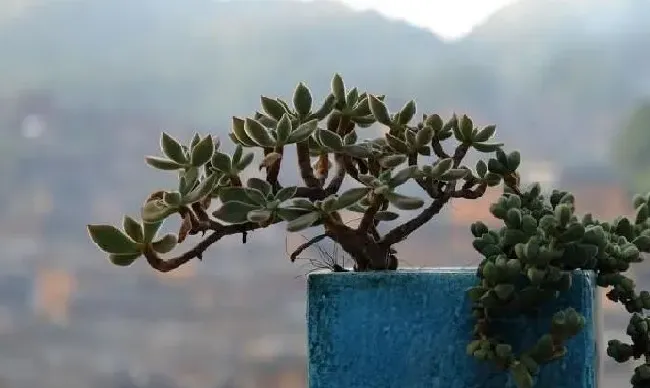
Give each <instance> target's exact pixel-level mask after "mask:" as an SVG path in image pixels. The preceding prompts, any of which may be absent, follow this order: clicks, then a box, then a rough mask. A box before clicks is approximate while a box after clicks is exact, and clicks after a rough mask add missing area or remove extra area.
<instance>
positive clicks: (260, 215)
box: [246, 209, 273, 224]
mask: <svg viewBox="0 0 650 388" xmlns="http://www.w3.org/2000/svg"><path fill="white" fill-rule="evenodd" d="M272 215H273V213H272V212H271V211H270V210H267V209H255V210H251V211H249V212H248V214H247V215H246V218H247V219H248V221H250V222H253V223H255V224H261V223H263V222H266V221H268V220H269V219H271V216H272Z"/></svg>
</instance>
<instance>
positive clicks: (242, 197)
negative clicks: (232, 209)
mask: <svg viewBox="0 0 650 388" xmlns="http://www.w3.org/2000/svg"><path fill="white" fill-rule="evenodd" d="M249 190H254V189H251V188H248V187H236V186H229V187H222V188H220V189H219V199H220V200H221V202H222V203H226V202H232V201H242V202H246V203H248V204H249V205H251V206H255V207H258V206H257V204H256V203H255V202H254V201H253V200H251V199H250V196H249V195H248V194H247V191H249ZM256 191H259V190H256Z"/></svg>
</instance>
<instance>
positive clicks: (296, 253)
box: [289, 233, 328, 263]
mask: <svg viewBox="0 0 650 388" xmlns="http://www.w3.org/2000/svg"><path fill="white" fill-rule="evenodd" d="M325 237H328V234H327V233H323V234H319V235H318V236H315V237H312V238H311V239H310V240H309V241H307V242H306V243H303V244H300V245H299V246H298V248H296V250H295V251H293V253H291V255H290V256H289V259H290V260H291V262H292V263H293V262H295V261H296V259H297V258H298V256H299V255H300V254H301V253H303V252H304V251H305V250H306V249H307V248H309V247H310V246H312V245H314V244H318V243H319V242H321V241H322V240H324V239H325Z"/></svg>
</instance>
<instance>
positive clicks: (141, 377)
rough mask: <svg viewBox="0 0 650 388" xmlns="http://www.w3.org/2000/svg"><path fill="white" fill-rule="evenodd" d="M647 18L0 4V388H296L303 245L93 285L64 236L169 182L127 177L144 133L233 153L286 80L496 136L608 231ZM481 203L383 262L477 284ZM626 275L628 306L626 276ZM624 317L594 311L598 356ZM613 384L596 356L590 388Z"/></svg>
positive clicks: (445, 7)
mask: <svg viewBox="0 0 650 388" xmlns="http://www.w3.org/2000/svg"><path fill="white" fill-rule="evenodd" d="M648 15H650V1H647V0H616V1H614V0H588V1H587V0H563V1H561V0H519V1H503V0H501V1H498V0H492V1H491V0H477V1H470V0H466V1H460V0H453V1H452V0H448V1H433V0H399V1H398V0H366V1H362V0H356V1H355V0H349V1H340V2H335V1H319V0H314V1H307V2H297V1H295V2H294V1H281V0H257V1H244V0H231V1H211V0H0V203H1V204H2V205H1V206H0V247H2V248H1V249H2V270H1V271H0V387H1V388H7V387H11V388H35V387H48V388H59V387H61V388H64V387H65V388H87V387H93V388H109V387H110V388H127V387H128V388H136V387H137V388H145V387H147V388H151V387H156V388H176V387H187V388H194V387H196V388H226V387H230V388H251V387H264V388H275V387H282V388H303V387H305V373H306V372H305V365H306V363H305V328H304V319H305V318H304V312H305V303H304V302H305V297H304V296H305V277H304V275H305V274H306V273H307V272H308V271H309V270H310V268H309V267H308V266H302V265H295V264H294V265H292V264H291V263H289V262H288V259H287V253H286V251H287V249H290V248H291V247H292V246H293V247H295V245H296V244H298V243H300V242H301V241H300V240H301V238H302V237H300V236H295V235H292V236H290V239H289V241H285V240H287V235H286V233H285V232H284V229H283V228H282V226H280V227H273V228H270V229H267V230H264V231H262V232H255V233H251V234H250V235H249V242H248V243H247V244H246V245H242V244H241V238H240V237H238V236H233V237H232V238H230V239H224V240H223V241H221V242H220V243H218V244H217V245H215V246H214V247H212V248H211V249H210V250H209V251H208V252H207V253H206V255H205V260H204V261H203V262H198V261H195V262H191V263H189V264H188V265H186V266H184V267H182V268H181V269H179V270H177V271H175V272H172V273H169V274H164V275H163V274H158V273H156V272H155V271H153V270H152V269H151V268H148V267H147V266H146V263H144V262H138V263H136V264H135V265H134V266H133V267H131V268H128V269H125V268H117V267H114V266H113V265H111V264H110V263H109V262H108V260H107V259H106V257H105V256H104V255H103V254H101V253H100V252H99V251H98V250H97V249H96V248H95V247H94V246H93V245H92V244H91V243H90V240H89V238H88V237H87V234H86V230H85V225H86V224H88V223H112V224H119V223H120V222H121V216H122V214H124V213H128V214H131V215H137V214H138V211H139V206H140V205H141V203H142V201H143V200H144V199H145V198H146V196H147V195H148V194H149V193H150V192H152V191H154V190H155V189H159V188H166V187H167V186H166V185H168V186H169V185H171V184H173V183H174V182H175V178H174V176H173V174H165V173H162V172H156V171H155V170H152V169H151V168H149V167H147V166H146V165H145V164H144V162H143V157H144V155H147V154H158V152H159V150H158V141H159V135H160V132H161V131H163V130H164V131H167V132H168V133H170V134H172V135H173V136H175V137H177V138H179V139H181V140H183V141H184V142H188V141H189V139H190V138H191V135H192V134H193V132H194V131H199V132H201V133H202V134H205V133H212V134H215V135H217V136H219V137H220V138H221V139H222V140H223V142H224V143H225V144H226V145H225V146H224V148H225V149H232V147H231V146H230V145H229V141H228V139H227V133H228V132H229V131H230V128H229V125H230V118H231V116H232V115H240V116H250V115H252V114H253V113H254V111H255V110H256V109H259V97H260V94H264V95H267V96H271V97H277V96H279V97H290V96H291V94H292V91H293V88H294V87H295V86H296V85H297V84H298V82H300V81H304V82H306V83H307V84H308V86H309V87H310V88H311V90H312V92H313V94H314V95H315V100H316V101H317V102H320V101H322V99H323V98H324V97H325V95H326V93H327V92H328V88H329V83H330V80H331V77H332V75H333V74H334V73H335V72H339V73H340V74H341V75H342V76H343V78H344V80H345V81H346V85H347V86H348V87H351V86H358V87H360V88H361V89H362V90H367V91H369V92H371V93H381V94H384V93H385V94H387V96H388V97H387V102H388V104H389V107H390V108H391V109H393V110H395V109H398V108H400V107H401V106H402V105H403V104H404V103H405V102H406V101H407V100H409V99H411V98H416V101H417V103H418V107H419V108H420V113H423V112H426V113H439V114H441V115H442V116H443V117H444V118H449V117H450V115H451V114H452V113H453V112H458V113H468V114H469V115H470V116H471V117H472V118H473V119H474V121H475V122H476V123H477V124H478V125H480V126H484V125H488V124H497V126H498V130H497V133H498V139H499V140H500V141H503V142H505V143H506V144H507V147H508V148H507V150H511V149H515V148H516V149H519V150H521V152H522V155H523V158H522V159H523V162H522V167H521V173H522V179H523V180H525V181H539V182H541V183H542V184H543V185H545V187H548V188H552V187H557V188H562V189H565V190H570V191H573V193H574V194H575V196H576V198H577V206H578V210H579V211H580V212H592V213H594V214H595V215H597V216H599V217H601V218H606V219H610V218H613V217H615V216H616V215H619V214H630V212H631V197H632V195H633V193H635V192H641V191H645V190H650V102H649V101H650V100H647V98H648V97H650V50H648V48H649V47H650V24H648V23H647V17H648ZM368 131H369V132H372V129H368ZM285 167H286V166H285ZM254 173H255V171H252V174H254ZM283 174H284V176H285V179H286V180H287V182H289V181H291V180H292V179H297V175H296V173H293V172H292V171H291V170H289V169H286V170H285V172H283ZM497 196H498V192H488V194H487V195H486V196H485V197H484V199H482V200H480V201H472V202H470V201H465V200H455V201H454V202H452V204H451V205H450V206H449V207H448V208H447V210H446V211H445V212H444V213H443V214H441V215H440V217H438V218H437V219H436V220H435V221H434V222H432V223H430V224H429V225H427V226H426V227H425V228H422V229H421V230H420V231H419V232H418V233H416V234H415V235H414V236H413V238H412V239H410V240H409V241H408V242H407V243H406V244H402V246H398V247H397V249H398V251H399V254H400V258H401V259H402V260H403V261H404V262H406V263H407V264H409V265H412V266H442V265H476V264H477V263H478V261H479V257H478V256H477V255H476V254H475V253H474V252H473V250H472V247H471V244H470V241H471V238H470V232H469V225H470V223H471V222H473V221H475V220H476V219H477V218H481V219H484V220H490V217H489V214H488V211H487V209H488V206H489V204H490V203H491V202H492V201H493V200H494V199H495V198H496V197H497ZM169 228H171V229H175V228H177V225H176V224H174V225H171V224H170V225H169ZM432 244H433V245H435V246H436V248H435V250H432V249H430V248H431V245H432ZM184 245H185V246H191V242H189V243H188V244H184ZM287 246H288V247H287ZM323 252H324V253H322V252H317V251H316V252H311V253H310V255H312V257H313V258H318V257H319V255H322V254H330V255H336V254H337V252H335V251H333V248H332V247H330V246H324V247H323ZM432 252H433V253H432ZM307 256H309V255H307ZM632 273H633V277H634V278H635V279H636V280H637V282H638V283H639V286H640V287H646V288H647V287H650V276H648V275H650V267H649V266H648V265H647V264H639V265H636V266H635V267H633V269H632ZM627 320H628V315H627V314H626V313H624V312H623V310H622V309H620V308H619V307H617V306H613V305H611V304H609V303H606V302H605V301H603V329H604V336H605V341H606V340H608V339H610V338H612V336H613V335H617V336H618V337H617V338H620V339H624V338H622V337H623V335H624V331H625V326H626V324H627ZM619 333H620V334H619ZM604 343H605V342H604ZM632 367H633V365H632V363H630V366H618V365H615V364H614V363H612V362H610V361H609V360H608V359H605V361H604V367H603V371H604V374H605V379H604V385H603V387H606V388H610V387H622V386H626V385H628V384H629V383H628V381H629V376H630V371H631V368H632Z"/></svg>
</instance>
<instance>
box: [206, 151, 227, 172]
mask: <svg viewBox="0 0 650 388" xmlns="http://www.w3.org/2000/svg"><path fill="white" fill-rule="evenodd" d="M210 163H211V164H212V167H214V168H216V169H217V170H219V171H221V172H223V173H225V174H230V172H231V170H232V162H231V161H230V156H228V155H226V154H224V153H221V152H219V151H217V152H215V153H214V154H212V158H211V160H210Z"/></svg>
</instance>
